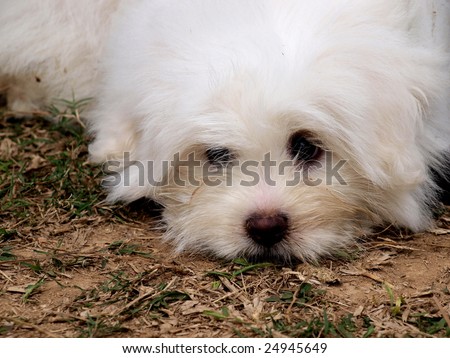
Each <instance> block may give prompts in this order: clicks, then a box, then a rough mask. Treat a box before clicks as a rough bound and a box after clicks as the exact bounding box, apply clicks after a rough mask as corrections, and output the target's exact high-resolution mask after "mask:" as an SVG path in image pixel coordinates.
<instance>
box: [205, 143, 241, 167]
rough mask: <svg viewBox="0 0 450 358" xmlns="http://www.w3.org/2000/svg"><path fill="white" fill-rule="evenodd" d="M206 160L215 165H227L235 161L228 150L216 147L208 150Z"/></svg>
mask: <svg viewBox="0 0 450 358" xmlns="http://www.w3.org/2000/svg"><path fill="white" fill-rule="evenodd" d="M206 158H207V159H208V162H209V163H211V164H213V165H225V164H227V163H229V162H231V161H232V160H233V159H234V155H233V154H232V153H231V152H230V150H229V149H228V148H225V147H215V148H208V149H207V150H206Z"/></svg>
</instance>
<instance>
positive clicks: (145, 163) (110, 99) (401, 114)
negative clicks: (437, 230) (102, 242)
mask: <svg viewBox="0 0 450 358" xmlns="http://www.w3.org/2000/svg"><path fill="white" fill-rule="evenodd" d="M30 3H31V2H30ZM38 4H39V5H38ZM0 5H1V9H0V23H1V25H0V26H1V27H0V86H1V85H3V87H4V88H6V87H8V102H9V105H10V106H11V108H12V109H15V110H25V111H27V110H32V109H35V108H39V107H40V106H42V105H46V104H49V102H50V100H51V98H55V97H57V98H58V97H59V98H61V97H62V98H64V97H66V98H67V97H69V98H70V97H72V93H73V94H74V95H75V96H76V97H77V98H78V99H80V98H83V97H93V98H94V100H93V104H92V106H91V108H90V110H89V112H88V113H87V119H88V121H89V125H90V130H91V132H92V133H93V134H94V135H95V138H96V139H95V141H94V142H93V143H92V144H91V146H90V153H91V158H92V160H93V161H96V162H105V161H107V160H110V159H113V160H116V159H117V160H119V161H118V167H117V175H116V176H115V177H114V176H113V177H112V179H114V180H117V179H118V181H117V182H116V183H114V185H112V186H111V187H110V195H109V198H110V200H111V201H116V200H122V201H133V200H136V199H139V198H141V197H148V198H152V199H154V200H156V201H157V202H159V203H161V204H162V205H163V206H164V219H165V221H166V223H167V226H168V229H167V234H166V237H167V239H168V240H171V241H172V242H173V243H174V244H175V246H176V247H177V248H178V249H179V250H190V251H200V252H209V253H211V252H212V253H214V254H215V255H217V256H220V257H225V258H231V257H235V256H237V255H246V256H250V257H259V256H272V257H276V258H281V259H290V258H299V259H309V260H315V259H316V258H317V257H318V256H320V255H326V254H329V253H332V252H333V251H335V250H336V249H338V248H340V247H343V246H345V245H346V244H348V243H349V242H351V240H352V239H353V238H354V237H355V236H357V235H360V234H362V233H365V232H367V231H368V230H369V229H370V227H372V226H373V225H379V224H386V223H392V224H394V225H398V226H404V227H408V228H410V229H412V230H421V229H423V228H426V227H427V226H429V225H430V223H431V209H430V206H431V205H432V204H433V202H434V200H435V192H436V188H435V185H434V183H433V180H432V179H433V178H432V175H431V172H430V168H433V169H434V170H437V171H441V172H442V171H443V170H445V168H443V167H444V165H445V164H444V153H445V152H446V151H448V150H449V138H450V136H449V133H450V123H449V110H450V109H449V83H450V82H449V81H450V80H449V69H450V55H449V45H448V44H449V34H448V31H449V25H448V24H449V18H450V17H449V11H450V10H449V6H448V2H446V1H440V0H435V1H433V0H426V1H421V0H418V1H414V0H402V1H392V0H366V1H359V0H342V1H336V0H324V1H316V2H314V3H313V2H310V1H298V0H248V1H245V2H244V1H241V0H227V1H225V0H186V1H175V0H152V1H139V0H133V1H123V2H120V1H119V0H103V1H95V2H91V1H79V2H77V5H76V10H77V11H78V12H75V5H72V2H70V1H41V2H39V3H36V4H35V3H33V5H32V6H31V5H30V6H28V7H27V6H26V5H25V4H24V2H18V3H16V2H14V1H9V0H0ZM5 10H6V11H5ZM24 12H25V13H26V14H28V15H24ZM44 17H45V19H43V18H44ZM44 22H45V24H44ZM62 24H64V25H62ZM41 27H42V28H41ZM60 27H62V28H60ZM41 42H44V43H45V45H43V44H42V43H41ZM124 153H127V154H126V156H128V157H127V158H128V159H129V160H131V161H134V163H131V164H130V163H129V162H128V164H127V163H126V162H124V159H123V158H124ZM192 153H193V154H195V158H197V159H199V165H194V167H192V166H190V167H189V165H188V170H186V169H185V168H184V169H183V168H181V167H182V166H180V165H179V163H178V166H176V165H175V166H173V165H171V164H170V163H171V161H173V158H174V157H175V158H177V156H179V159H180V160H183V159H186V158H190V154H192ZM255 161H256V162H255ZM310 162H313V165H311V164H310ZM136 163H139V165H137V164H136ZM165 163H169V164H170V165H169V167H165ZM236 163H238V164H236ZM249 163H250V164H249ZM258 163H259V164H258ZM261 163H265V164H268V165H265V164H263V165H261ZM282 163H283V164H282ZM333 163H334V164H333ZM339 163H340V164H339ZM205 165H206V166H209V167H212V168H213V169H215V174H213V177H214V179H219V182H218V184H216V183H217V182H216V181H214V185H211V183H209V181H207V179H208V180H209V179H210V178H205V175H204V167H205ZM200 167H202V168H200ZM224 168H226V169H224ZM230 168H231V169H230ZM333 168H338V169H339V173H336V172H334V171H333V170H334V169H333ZM249 169H251V170H249ZM330 170H331V171H332V176H334V177H332V178H330ZM299 172H302V174H304V176H303V177H302V180H301V181H300V182H297V183H296V185H288V184H287V183H290V182H292V181H295V180H294V179H295V178H297V174H298V173H299ZM191 175H194V177H196V178H198V179H199V181H198V182H195V183H194V182H192V181H191V180H188V179H189V178H190V176H191ZM249 177H250V178H251V179H254V180H250V181H249V180H248V179H249ZM176 178H178V179H183V180H184V184H183V185H180V182H179V181H177V180H176ZM311 180H313V181H311ZM164 181H166V182H167V183H166V184H164V185H160V184H159V183H160V182H164ZM186 182H188V183H186ZM208 183H209V184H208Z"/></svg>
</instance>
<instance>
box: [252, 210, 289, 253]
mask: <svg viewBox="0 0 450 358" xmlns="http://www.w3.org/2000/svg"><path fill="white" fill-rule="evenodd" d="M288 229H289V220H288V217H287V215H285V214H282V213H277V214H260V213H257V214H253V215H251V216H249V218H248V219H247V221H246V222H245V230H246V232H247V235H248V236H249V237H250V238H251V239H252V240H253V241H255V242H256V243H257V244H259V245H261V246H264V247H272V246H273V245H275V244H276V243H278V242H280V241H281V240H283V239H284V238H285V237H286V234H287V231H288Z"/></svg>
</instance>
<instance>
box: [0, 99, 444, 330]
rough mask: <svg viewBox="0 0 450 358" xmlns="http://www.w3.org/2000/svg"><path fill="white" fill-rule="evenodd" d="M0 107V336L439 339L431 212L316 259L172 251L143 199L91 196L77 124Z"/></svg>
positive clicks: (440, 276)
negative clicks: (415, 224) (408, 229)
mask: <svg viewBox="0 0 450 358" xmlns="http://www.w3.org/2000/svg"><path fill="white" fill-rule="evenodd" d="M76 109H77V106H73V107H71V108H70V109H69V111H68V113H66V114H61V113H55V112H53V113H49V114H48V115H50V116H55V115H57V116H60V117H70V119H72V120H73V118H75V119H77V118H78V114H77V111H76ZM41 115H43V114H41ZM44 115H45V114H44ZM0 117H1V118H0V336H4V337H124V336H128V337H449V336H450V328H449V325H450V319H449V311H450V292H449V288H450V262H449V257H450V241H449V238H450V230H449V227H450V217H449V211H448V210H447V211H446V210H445V208H444V209H443V213H442V216H441V219H440V221H439V223H438V225H439V229H438V230H435V231H433V232H427V233H423V234H416V235H411V234H409V233H405V232H399V231H390V230H387V231H383V232H380V233H379V234H377V235H374V236H373V237H371V238H365V240H364V242H363V241H361V242H360V243H359V245H358V246H356V247H355V248H354V249H353V250H352V251H351V255H349V256H348V257H343V258H341V259H335V260H324V261H323V262H321V264H320V265H318V266H313V265H308V264H300V265H296V266H293V267H280V266H277V265H273V264H271V263H262V264H256V265H254V264H250V263H248V262H246V261H244V260H239V259H238V260H235V261H234V262H221V261H217V260H214V259H208V258H204V257H185V256H174V255H173V254H172V253H171V252H172V251H171V248H170V247H167V246H165V245H164V244H162V243H161V242H160V240H159V236H160V233H159V232H158V231H157V230H156V229H154V228H155V220H157V215H158V212H157V210H156V209H155V208H153V207H152V206H151V204H150V203H146V202H140V203H137V204H135V205H132V206H128V207H119V206H117V207H108V206H105V205H103V204H102V199H103V193H102V190H101V189H100V187H99V176H100V175H99V174H100V170H99V168H96V167H92V166H91V165H89V164H88V163H87V147H86V143H87V140H88V138H86V137H85V134H84V132H83V128H82V127H81V126H79V125H77V124H75V125H74V124H71V123H73V121H72V122H68V121H66V120H65V119H64V118H62V122H61V123H60V124H58V125H52V124H50V122H48V121H46V120H44V119H42V118H33V119H25V120H19V119H15V118H12V117H11V116H9V115H7V114H5V113H3V114H2V115H0Z"/></svg>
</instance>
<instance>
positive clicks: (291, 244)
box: [154, 74, 415, 260]
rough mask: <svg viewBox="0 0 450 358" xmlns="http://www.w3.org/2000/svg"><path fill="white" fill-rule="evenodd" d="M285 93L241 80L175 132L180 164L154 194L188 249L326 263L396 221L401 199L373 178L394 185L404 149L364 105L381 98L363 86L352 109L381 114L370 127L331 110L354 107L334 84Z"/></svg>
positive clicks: (174, 235) (172, 236)
mask: <svg viewBox="0 0 450 358" xmlns="http://www.w3.org/2000/svg"><path fill="white" fill-rule="evenodd" d="M298 75H299V76H300V75H301V74H298ZM324 80H325V79H324ZM330 81H332V79H328V81H327V83H330ZM358 81H363V78H358ZM276 83H277V85H272V83H270V81H269V84H267V83H262V82H261V81H260V79H257V78H253V79H252V78H248V77H245V76H244V79H242V77H241V76H239V78H238V79H236V77H234V76H232V77H231V78H229V79H227V80H226V81H224V83H223V84H222V85H221V86H217V87H216V88H215V89H214V90H213V91H211V92H207V93H206V94H205V97H204V98H205V101H204V102H203V103H201V105H199V106H198V107H197V108H196V109H195V110H193V111H192V113H193V114H192V115H191V117H189V118H186V119H185V120H184V122H183V124H182V126H183V129H178V130H177V129H176V128H175V127H173V128H172V134H173V135H172V136H169V137H168V138H167V141H168V142H169V143H170V144H169V147H171V148H176V149H175V151H174V153H173V158H175V160H174V161H173V162H171V163H170V165H169V167H168V170H167V171H166V172H165V179H166V182H164V183H163V185H161V186H160V187H158V188H157V191H156V194H155V195H154V196H155V197H156V198H157V200H158V201H160V202H161V203H162V204H163V205H164V206H165V210H164V219H165V221H166V223H167V225H168V230H167V232H166V238H167V239H168V240H170V241H172V242H174V244H175V246H176V247H177V249H178V250H180V251H182V250H186V251H188V252H206V253H213V254H214V255H216V256H219V257H225V258H233V257H236V256H241V255H243V256H246V257H250V258H256V259H261V258H275V259H279V260H291V259H301V260H315V259H316V258H317V257H319V256H323V255H327V254H331V253H333V252H335V251H336V250H339V249H340V248H342V247H344V246H345V245H347V244H348V243H349V241H350V240H351V239H352V238H354V237H355V236H357V235H361V234H362V233H364V232H365V231H366V230H367V228H368V227H369V226H370V224H373V223H380V222H381V221H382V219H380V216H381V215H382V214H385V213H386V212H388V210H389V209H388V206H389V205H391V204H388V203H391V202H392V201H393V200H392V198H391V197H390V195H391V194H389V191H386V190H383V189H382V185H381V184H380V185H377V184H376V181H377V180H379V179H378V178H376V177H375V176H374V175H373V174H372V173H370V172H369V171H368V170H367V169H369V170H372V171H373V172H374V173H377V174H378V175H380V176H382V175H388V172H387V169H388V168H390V167H391V163H392V161H393V160H395V159H396V158H395V155H392V154H391V153H392V152H394V151H396V150H397V148H396V145H397V144H395V146H394V145H391V144H390V143H389V141H390V138H389V135H390V134H389V133H387V132H386V130H385V128H384V126H385V125H386V123H384V119H385V118H384V117H382V115H383V113H380V110H379V109H377V108H376V107H375V104H374V107H373V108H371V107H370V106H371V105H372V104H369V105H368V104H367V103H365V101H366V100H367V98H366V97H365V95H367V92H370V91H372V90H371V89H369V90H365V92H364V91H363V90H362V89H361V88H360V86H355V88H358V93H356V92H355V93H352V95H353V96H355V97H354V98H352V99H350V100H349V101H352V100H353V101H355V102H356V103H354V104H353V106H354V107H355V108H356V109H357V110H358V111H359V112H367V113H368V114H370V116H371V117H370V118H363V119H362V118H360V116H359V113H358V115H350V114H349V113H345V112H343V109H341V108H339V107H337V106H335V107H333V108H331V109H330V106H331V104H330V103H327V100H328V101H330V102H331V103H333V102H334V101H340V102H342V101H344V100H347V99H345V98H342V97H340V96H342V95H341V91H337V92H334V93H333V90H330V89H328V88H326V87H327V86H326V85H325V84H323V85H320V86H318V87H320V88H317V91H320V92H318V93H314V87H313V86H312V85H310V86H308V88H307V89H306V88H305V89H302V88H299V86H296V85H292V81H286V82H285V83H282V82H280V79H277V81H276ZM294 83H295V82H294ZM273 88H275V90H273ZM368 88H371V87H368ZM358 96H359V97H358ZM367 97H369V98H370V96H367ZM396 108H397V107H396ZM384 110H386V107H385V108H384ZM377 131H378V133H377ZM382 136H385V137H386V140H383V139H382ZM167 144H168V143H166V145H167ZM383 166H385V167H383ZM410 179H411V178H410ZM395 180H400V179H399V178H393V179H392V181H391V182H390V183H389V185H390V184H393V183H394V181H395ZM413 180H415V179H413ZM369 223H370V224H369Z"/></svg>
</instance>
